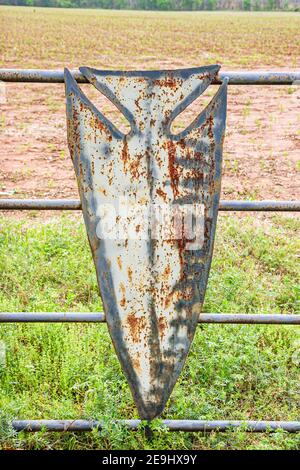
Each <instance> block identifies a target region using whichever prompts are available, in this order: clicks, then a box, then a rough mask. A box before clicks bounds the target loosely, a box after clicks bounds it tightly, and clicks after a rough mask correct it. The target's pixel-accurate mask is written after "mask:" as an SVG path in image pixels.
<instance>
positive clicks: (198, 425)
mask: <svg viewBox="0 0 300 470" xmlns="http://www.w3.org/2000/svg"><path fill="white" fill-rule="evenodd" d="M116 423H118V424H120V425H122V426H124V427H126V428H127V429H130V430H131V431H136V430H138V429H139V427H140V425H141V421H140V420H138V419H126V420H125V419H124V420H119V421H116ZM161 424H162V425H163V426H165V427H166V428H167V429H168V431H185V432H212V431H219V432H222V431H228V430H230V429H237V428H242V430H243V431H248V432H275V431H277V430H279V429H282V430H284V431H287V432H291V433H293V432H299V431H300V421H246V420H245V421H236V420H217V421H205V420H196V419H195V420H188V419H174V420H172V419H166V420H163V421H162V422H161ZM104 426H105V423H103V422H101V421H87V420H84V419H75V420H72V419H61V420H54V419H40V420H38V419H35V420H34V419H32V420H14V421H13V422H12V427H13V428H14V430H15V431H17V432H20V431H27V432H38V431H42V430H44V429H46V430H47V431H54V432H88V431H92V430H93V429H99V430H100V429H102V428H103V427H104Z"/></svg>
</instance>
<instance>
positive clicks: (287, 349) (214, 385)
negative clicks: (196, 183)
mask: <svg viewBox="0 0 300 470" xmlns="http://www.w3.org/2000/svg"><path fill="white" fill-rule="evenodd" d="M0 226H1V231H0V286H1V291H0V310H1V311H29V312H30V311H69V310H73V311H97V310H100V309H101V304H100V300H99V295H98V291H97V285H96V277H95V272H94V268H93V264H92V260H91V255H90V251H89V247H88V245H87V239H86V235H85V231H84V228H83V225H82V222H81V219H78V218H76V217H64V218H62V219H53V220H51V221H49V222H45V223H41V222H37V221H36V220H34V219H23V220H16V219H9V218H2V219H0ZM299 228H300V224H299V221H297V220H296V219H295V218H288V217H272V218H270V219H268V220H267V221H264V222H262V221H260V222H258V221H257V220H256V219H255V218H254V217H243V218H238V217H237V216H231V217H227V216H222V217H220V219H219V225H218V233H217V240H216V247H215V256H214V260H213V264H212V270H211V275H210V280H209V286H208V290H207V296H206V303H205V311H211V312H222V311H223V312H286V313H287V312H289V313H297V312H299V278H298V277H297V276H298V267H297V265H296V258H297V252H298V251H299V239H298V238H297V230H299ZM0 339H1V341H2V343H1V345H2V347H3V346H4V347H5V349H6V364H4V363H2V365H0V384H1V385H0V409H1V410H2V411H1V414H0V427H1V432H0V447H1V448H4V449H8V448H26V449H80V448H84V449H86V448H105V449H136V448H147V449H151V448H154V449H165V448H167V449H299V448H300V436H299V435H289V434H287V433H284V432H282V431H281V432H276V433H275V434H268V433H265V434H260V435H258V434H251V433H246V432H243V431H228V432H226V433H211V434H203V433H195V434H188V433H168V432H166V431H165V429H164V428H162V427H161V426H160V424H159V421H158V422H157V423H155V426H156V427H157V428H158V429H157V431H155V437H154V439H153V440H152V441H147V439H146V438H145V437H144V433H143V431H142V430H140V431H137V432H129V431H127V430H126V429H124V428H123V427H120V426H119V425H118V426H117V425H112V424H110V421H111V419H122V418H134V417H137V414H136V410H135V407H134V405H133V402H132V399H131V395H130V392H129V389H128V386H127V384H126V381H125V379H124V377H123V375H122V372H121V369H120V366H119V364H118V361H117V359H116V356H115V354H114V351H113V348H112V345H111V341H110V338H109V335H108V333H107V328H106V325H105V324H104V325H95V324H94V325H88V324H86V325H84V324H74V325H71V324H70V325H68V324H47V325H45V324H44V325H43V324H28V325H21V324H20V325H17V324H7V325H1V327H0ZM299 342H300V336H299V329H298V327H288V326H254V325H244V326H241V325H240V326H238V325H223V326H221V325H201V326H199V327H198V331H197V334H196V337H195V341H194V343H193V347H192V350H191V353H190V356H189V358H188V361H187V363H186V366H185V368H184V371H183V373H182V374H181V377H180V380H179V382H178V384H177V386H176V387H175V390H174V392H173V394H172V396H171V399H170V400H169V403H168V405H167V408H166V410H165V412H164V415H163V416H162V417H163V418H170V419H180V418H187V419H230V418H231V419H245V420H246V419H270V420H277V419H278V420H296V419H297V418H298V419H299V416H298V411H297V405H298V404H299V394H298V392H299V391H298V388H299ZM14 417H18V418H23V419H40V418H49V419H51V418H52V419H62V418H70V419H73V418H87V419H88V418H94V419H103V420H104V421H105V423H106V425H105V428H104V430H103V431H102V432H93V433H85V434H70V433H64V434H60V435H58V434H55V433H53V434H51V433H46V432H41V433H37V434H31V435H30V434H26V433H20V434H18V435H17V434H15V433H14V432H13V431H12V429H11V428H10V425H9V420H10V419H12V418H14Z"/></svg>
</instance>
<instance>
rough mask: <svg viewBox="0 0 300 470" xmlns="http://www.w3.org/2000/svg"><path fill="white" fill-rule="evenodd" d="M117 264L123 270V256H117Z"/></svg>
mask: <svg viewBox="0 0 300 470" xmlns="http://www.w3.org/2000/svg"><path fill="white" fill-rule="evenodd" d="M117 263H118V266H119V268H120V269H122V258H121V256H117Z"/></svg>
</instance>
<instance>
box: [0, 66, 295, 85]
mask: <svg viewBox="0 0 300 470" xmlns="http://www.w3.org/2000/svg"><path fill="white" fill-rule="evenodd" d="M71 73H72V75H73V77H74V78H75V80H76V81H77V82H78V83H88V82H87V80H86V78H85V77H84V76H83V75H82V74H81V73H80V72H79V71H78V70H72V71H71ZM225 77H228V78H229V85H299V83H300V72H273V71H251V72H230V71H228V72H221V73H220V74H219V75H218V77H217V79H216V80H215V81H214V82H213V83H214V84H220V83H222V81H223V80H224V78H225ZM0 80H2V81H4V82H31V83H63V82H64V72H63V70H40V69H0Z"/></svg>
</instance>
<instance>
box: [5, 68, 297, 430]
mask: <svg viewBox="0 0 300 470" xmlns="http://www.w3.org/2000/svg"><path fill="white" fill-rule="evenodd" d="M72 75H73V77H74V78H75V80H76V81H77V82H78V83H88V81H87V79H86V78H85V77H84V76H83V75H82V74H81V73H80V72H77V71H75V72H72ZM225 77H228V79H229V82H228V84H229V85H292V84H297V85H299V84H300V73H288V72H226V73H219V75H217V77H216V79H215V80H214V81H213V82H212V83H213V84H221V83H222V82H223V81H224V78H225ZM0 80H2V81H6V82H36V83H63V82H64V74H63V72H62V71H48V70H13V69H0ZM31 209H35V210H81V204H80V201H78V200H61V199H56V200H41V199H36V200H32V199H27V200H26V199H22V200H18V199H1V200H0V210H31ZM219 210H221V211H284V212H287V211H290V212H299V211H300V201H220V204H219ZM0 322H1V323H8V322H22V323H23V322H25V323H30V322H43V323H46V322H105V316H104V314H102V313H73V312H67V313H60V312H57V313H43V312H40V313H39V312H36V313H8V312H3V313H0ZM198 323H216V324H218V323H235V324H277V325H283V324H286V325H299V324H300V316H297V315H286V314H243V313H241V314H222V313H221V314H215V313H203V314H200V317H199V319H198ZM118 422H119V423H122V424H123V425H124V426H126V427H128V428H129V429H132V430H134V429H137V428H138V426H139V424H140V420H120V421H118ZM163 424H164V425H165V426H166V427H167V428H168V429H169V430H170V431H202V432H203V431H206V432H208V431H225V430H227V429H233V428H240V427H242V429H243V430H246V431H254V432H266V431H275V430H276V429H283V430H286V431H288V432H297V431H300V422H295V421H293V422H291V421H231V420H226V421H203V420H164V421H163ZM12 425H13V427H14V429H15V430H16V431H21V430H26V431H33V432H34V431H39V430H41V429H47V430H49V431H61V432H62V431H91V430H92V429H94V428H98V429H100V428H101V425H102V423H101V422H99V421H85V420H14V421H13V423H12Z"/></svg>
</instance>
